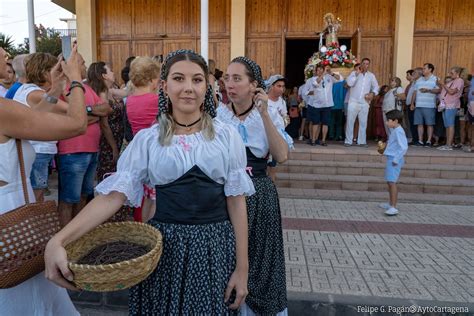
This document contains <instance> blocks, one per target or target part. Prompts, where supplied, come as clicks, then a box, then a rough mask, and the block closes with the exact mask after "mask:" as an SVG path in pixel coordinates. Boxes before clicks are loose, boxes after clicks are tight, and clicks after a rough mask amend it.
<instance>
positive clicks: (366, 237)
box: [281, 198, 474, 311]
mask: <svg viewBox="0 0 474 316" xmlns="http://www.w3.org/2000/svg"><path fill="white" fill-rule="evenodd" d="M281 208H282V216H283V227H284V241H285V258H286V267H287V287H288V292H289V297H290V298H293V299H297V298H300V299H312V300H314V301H318V300H319V301H327V302H333V303H340V304H346V303H351V304H371V305H377V304H398V305H400V304H408V305H411V304H420V305H438V306H440V305H447V306H448V305H449V304H452V305H453V306H454V305H456V306H467V307H470V308H469V310H470V311H472V310H473V307H474V264H473V261H474V208H473V207H472V206H471V207H468V206H447V205H431V204H401V205H399V209H400V214H399V215H398V216H395V217H387V216H385V215H384V214H383V210H382V209H380V208H379V207H378V203H376V202H348V201H322V200H305V199H286V198H282V199H281Z"/></svg>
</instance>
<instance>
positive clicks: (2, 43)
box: [0, 32, 15, 54]
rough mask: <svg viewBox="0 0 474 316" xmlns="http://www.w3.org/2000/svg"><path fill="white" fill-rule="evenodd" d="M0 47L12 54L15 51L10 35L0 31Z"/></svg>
mask: <svg viewBox="0 0 474 316" xmlns="http://www.w3.org/2000/svg"><path fill="white" fill-rule="evenodd" d="M0 47H1V48H3V49H4V50H6V51H7V52H8V53H9V54H12V53H13V52H14V51H15V46H14V44H13V39H12V37H11V36H9V35H6V34H4V33H1V32H0Z"/></svg>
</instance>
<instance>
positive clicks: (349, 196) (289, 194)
mask: <svg viewBox="0 0 474 316" xmlns="http://www.w3.org/2000/svg"><path fill="white" fill-rule="evenodd" d="M277 189H278V195H279V197H280V198H297V199H317V200H337V201H381V202H382V201H385V202H386V201H387V200H388V193H387V191H384V192H382V191H365V192H364V191H355V190H323V189H300V188H283V187H278V188H277ZM398 202H399V203H402V202H403V203H430V204H445V205H474V195H457V194H429V193H410V192H400V193H399V194H398Z"/></svg>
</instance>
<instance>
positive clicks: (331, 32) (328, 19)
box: [319, 13, 341, 48]
mask: <svg viewBox="0 0 474 316" xmlns="http://www.w3.org/2000/svg"><path fill="white" fill-rule="evenodd" d="M323 20H324V25H325V27H324V30H323V31H322V32H321V33H319V47H320V48H321V46H323V36H324V35H326V43H325V44H326V46H329V45H330V44H331V43H338V44H339V42H338V40H337V32H338V31H339V30H340V29H341V19H340V18H337V19H336V18H335V17H334V14H332V13H326V14H325V15H324V17H323Z"/></svg>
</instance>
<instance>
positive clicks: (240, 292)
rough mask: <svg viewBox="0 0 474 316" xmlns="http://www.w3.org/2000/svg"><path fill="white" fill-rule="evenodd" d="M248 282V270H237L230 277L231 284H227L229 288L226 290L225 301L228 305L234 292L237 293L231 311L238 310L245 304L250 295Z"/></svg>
mask: <svg viewBox="0 0 474 316" xmlns="http://www.w3.org/2000/svg"><path fill="white" fill-rule="evenodd" d="M247 281H248V269H247V270H245V269H238V268H237V269H235V271H234V273H232V276H231V277H230V280H229V282H228V283H227V288H226V289H225V297H224V300H225V302H226V303H230V302H229V299H230V296H231V294H232V291H235V300H234V302H233V303H232V304H231V305H230V306H229V308H231V309H237V308H239V307H240V305H242V304H243V303H244V302H245V298H246V297H247V294H248V293H249V291H248V289H247Z"/></svg>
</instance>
